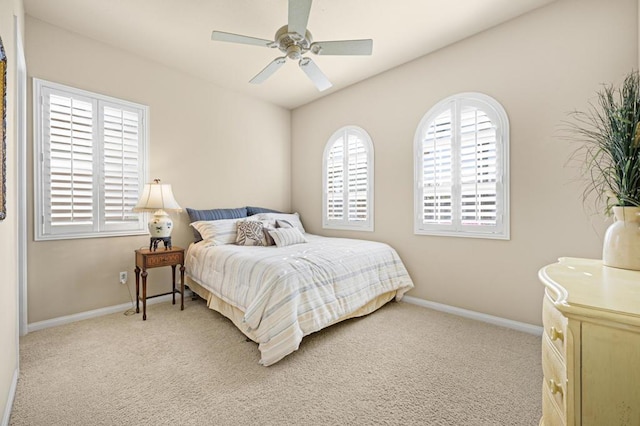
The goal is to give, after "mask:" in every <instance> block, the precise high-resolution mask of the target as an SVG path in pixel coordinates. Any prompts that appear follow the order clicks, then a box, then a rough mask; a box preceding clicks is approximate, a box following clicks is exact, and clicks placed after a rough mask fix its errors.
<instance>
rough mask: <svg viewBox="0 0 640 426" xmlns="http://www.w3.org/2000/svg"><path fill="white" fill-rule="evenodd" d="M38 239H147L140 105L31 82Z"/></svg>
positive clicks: (143, 114) (144, 147)
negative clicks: (138, 208) (140, 209)
mask: <svg viewBox="0 0 640 426" xmlns="http://www.w3.org/2000/svg"><path fill="white" fill-rule="evenodd" d="M33 105H34V133H35V153H34V163H35V164H34V168H35V171H36V183H35V191H34V196H35V215H36V217H35V223H36V237H35V238H36V240H49V239H66V238H87V237H104V236H114V235H132V234H144V233H146V232H147V229H146V223H145V221H144V217H143V215H141V214H138V213H133V212H132V208H133V206H135V204H136V202H137V201H138V194H139V193H140V190H141V188H142V187H143V185H144V183H145V181H146V177H147V170H146V167H147V133H148V132H147V128H146V126H147V124H146V123H147V114H148V108H147V107H146V106H143V105H138V104H134V103H131V102H126V101H122V100H119V99H114V98H109V97H106V96H103V95H99V94H96V93H91V92H87V91H84V90H79V89H74V88H72V87H67V86H63V85H60V84H55V83H51V82H48V81H44V80H39V79H34V102H33Z"/></svg>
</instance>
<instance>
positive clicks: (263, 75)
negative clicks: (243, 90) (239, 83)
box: [249, 56, 287, 84]
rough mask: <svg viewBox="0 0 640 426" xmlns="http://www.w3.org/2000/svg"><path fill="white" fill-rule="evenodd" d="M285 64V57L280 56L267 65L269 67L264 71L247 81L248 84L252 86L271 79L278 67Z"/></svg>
mask: <svg viewBox="0 0 640 426" xmlns="http://www.w3.org/2000/svg"><path fill="white" fill-rule="evenodd" d="M285 62H287V58H286V56H281V57H279V58H276V59H274V60H273V61H271V62H270V63H269V65H267V66H266V67H264V69H263V70H262V71H260V72H259V73H258V74H257V75H256V76H255V77H253V78H252V79H251V80H249V82H250V83H253V84H260V83H262V82H263V81H265V80H266V79H268V78H269V77H271V76H272V75H273V73H274V72H276V71H278V70H279V69H280V67H281V66H283V65H284V63H285Z"/></svg>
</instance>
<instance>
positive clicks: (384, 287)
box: [185, 234, 413, 365]
mask: <svg viewBox="0 0 640 426" xmlns="http://www.w3.org/2000/svg"><path fill="white" fill-rule="evenodd" d="M305 236H306V238H307V239H308V241H309V242H308V243H304V244H297V245H292V246H288V247H276V246H269V247H246V246H237V245H233V244H229V245H217V246H214V245H211V244H209V243H207V242H206V241H201V242H199V243H195V244H192V245H191V246H190V247H189V250H188V252H187V259H186V261H185V264H186V271H187V274H189V276H190V277H191V278H192V279H194V280H195V281H196V282H197V283H199V284H200V285H202V286H203V287H204V288H206V289H207V290H209V291H210V292H211V293H213V294H214V295H215V296H217V297H218V298H220V299H222V300H224V301H225V302H227V303H229V304H231V305H232V306H234V307H236V308H238V309H240V310H241V311H242V312H244V318H243V322H244V325H246V328H247V330H249V331H250V332H251V334H252V336H253V337H254V340H256V341H257V342H258V343H259V349H260V352H261V354H262V358H261V360H260V363H261V364H263V365H271V364H273V363H275V362H277V361H279V360H280V359H282V358H283V357H285V356H286V355H288V354H289V353H291V352H293V351H295V350H297V349H298V347H299V345H300V342H301V340H302V338H303V337H304V336H306V335H308V334H310V333H313V332H315V331H318V330H320V329H322V328H323V327H326V326H328V325H331V324H333V323H335V322H336V321H337V320H339V319H340V318H343V317H345V316H346V315H348V314H350V313H353V312H355V311H356V310H358V309H359V308H361V307H362V306H364V305H365V304H366V303H367V302H369V301H370V300H373V299H375V298H376V297H378V296H380V295H381V294H383V293H387V292H390V291H393V290H397V293H396V300H400V299H401V298H402V295H403V294H404V293H405V292H407V291H408V290H410V289H411V288H413V282H412V281H411V278H410V277H409V274H408V273H407V270H406V268H405V267H404V265H403V263H402V261H401V260H400V258H399V257H398V254H397V253H396V251H395V250H394V249H393V248H391V247H389V246H388V245H386V244H383V243H377V242H371V241H363V240H351V239H343V238H326V237H320V236H316V235H310V234H306V235H305Z"/></svg>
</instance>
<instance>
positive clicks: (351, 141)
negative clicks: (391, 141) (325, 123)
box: [322, 126, 373, 231]
mask: <svg viewBox="0 0 640 426" xmlns="http://www.w3.org/2000/svg"><path fill="white" fill-rule="evenodd" d="M322 173H323V176H324V177H323V181H324V182H323V186H324V190H323V200H322V226H323V227H324V228H329V229H351V230H359V231H373V143H372V142H371V138H370V137H369V135H368V134H367V132H366V131H364V130H363V129H361V128H360V127H356V126H346V127H343V128H341V129H340V130H338V131H337V132H335V133H334V134H333V135H332V136H331V138H330V139H329V142H327V145H326V147H325V149H324V155H323V165H322Z"/></svg>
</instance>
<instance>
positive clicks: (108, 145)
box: [102, 106, 142, 229]
mask: <svg viewBox="0 0 640 426" xmlns="http://www.w3.org/2000/svg"><path fill="white" fill-rule="evenodd" d="M102 117H103V128H104V146H103V157H102V162H103V170H104V195H103V200H104V209H103V213H104V224H105V228H107V229H108V228H112V227H118V228H123V227H133V228H135V227H136V226H137V225H138V221H139V219H140V215H139V213H134V212H133V211H132V209H133V207H134V206H135V205H136V203H137V202H138V195H139V190H140V179H141V170H140V159H141V155H140V152H139V146H140V132H141V124H142V123H141V121H142V120H141V118H142V117H141V114H140V112H138V111H128V110H125V109H122V108H117V107H112V106H105V107H104V108H103V115H102Z"/></svg>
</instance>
